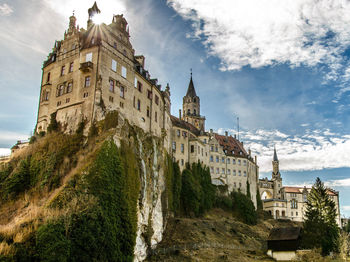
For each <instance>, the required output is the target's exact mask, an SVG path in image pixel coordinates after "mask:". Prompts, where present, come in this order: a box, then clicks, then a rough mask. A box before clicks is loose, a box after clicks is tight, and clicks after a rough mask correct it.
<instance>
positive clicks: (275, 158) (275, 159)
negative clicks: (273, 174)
mask: <svg viewBox="0 0 350 262" xmlns="http://www.w3.org/2000/svg"><path fill="white" fill-rule="evenodd" d="M273 161H278V158H277V153H276V147H275V148H274V152H273Z"/></svg>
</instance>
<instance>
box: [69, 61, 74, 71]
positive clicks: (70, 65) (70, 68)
mask: <svg viewBox="0 0 350 262" xmlns="http://www.w3.org/2000/svg"><path fill="white" fill-rule="evenodd" d="M73 66H74V62H71V63H70V64H69V73H72V72H73Z"/></svg>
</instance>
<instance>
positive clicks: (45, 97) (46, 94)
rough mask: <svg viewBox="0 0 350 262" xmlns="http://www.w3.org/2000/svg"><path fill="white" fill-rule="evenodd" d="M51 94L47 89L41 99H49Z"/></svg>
mask: <svg viewBox="0 0 350 262" xmlns="http://www.w3.org/2000/svg"><path fill="white" fill-rule="evenodd" d="M49 95H50V92H49V91H47V90H45V91H44V92H43V95H42V99H41V101H49Z"/></svg>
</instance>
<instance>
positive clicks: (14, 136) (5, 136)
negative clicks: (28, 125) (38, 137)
mask: <svg viewBox="0 0 350 262" xmlns="http://www.w3.org/2000/svg"><path fill="white" fill-rule="evenodd" d="M28 138H29V135H25V134H21V133H17V132H11V131H3V130H0V143H8V142H9V141H17V140H27V139H28Z"/></svg>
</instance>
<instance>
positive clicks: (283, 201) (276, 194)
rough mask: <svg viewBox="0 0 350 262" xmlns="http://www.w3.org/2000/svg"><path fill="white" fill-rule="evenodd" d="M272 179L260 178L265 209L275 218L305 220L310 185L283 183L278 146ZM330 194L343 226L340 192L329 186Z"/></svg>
mask: <svg viewBox="0 0 350 262" xmlns="http://www.w3.org/2000/svg"><path fill="white" fill-rule="evenodd" d="M272 168H273V170H272V179H271V180H269V179H268V178H263V179H259V191H260V193H261V199H262V202H263V209H264V210H266V211H268V212H269V213H270V215H272V217H273V218H275V219H289V220H292V221H298V222H303V221H304V215H305V211H306V210H305V209H306V201H307V196H308V194H309V193H310V191H311V188H310V187H306V186H304V187H291V186H283V185H282V176H281V173H280V171H279V160H278V157H277V152H276V148H275V149H274V155H273V160H272ZM327 194H328V196H329V197H330V198H331V199H332V200H333V201H334V203H335V206H336V210H337V217H336V221H337V224H338V225H339V226H341V221H340V209H339V192H337V191H334V190H332V189H330V188H327Z"/></svg>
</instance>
